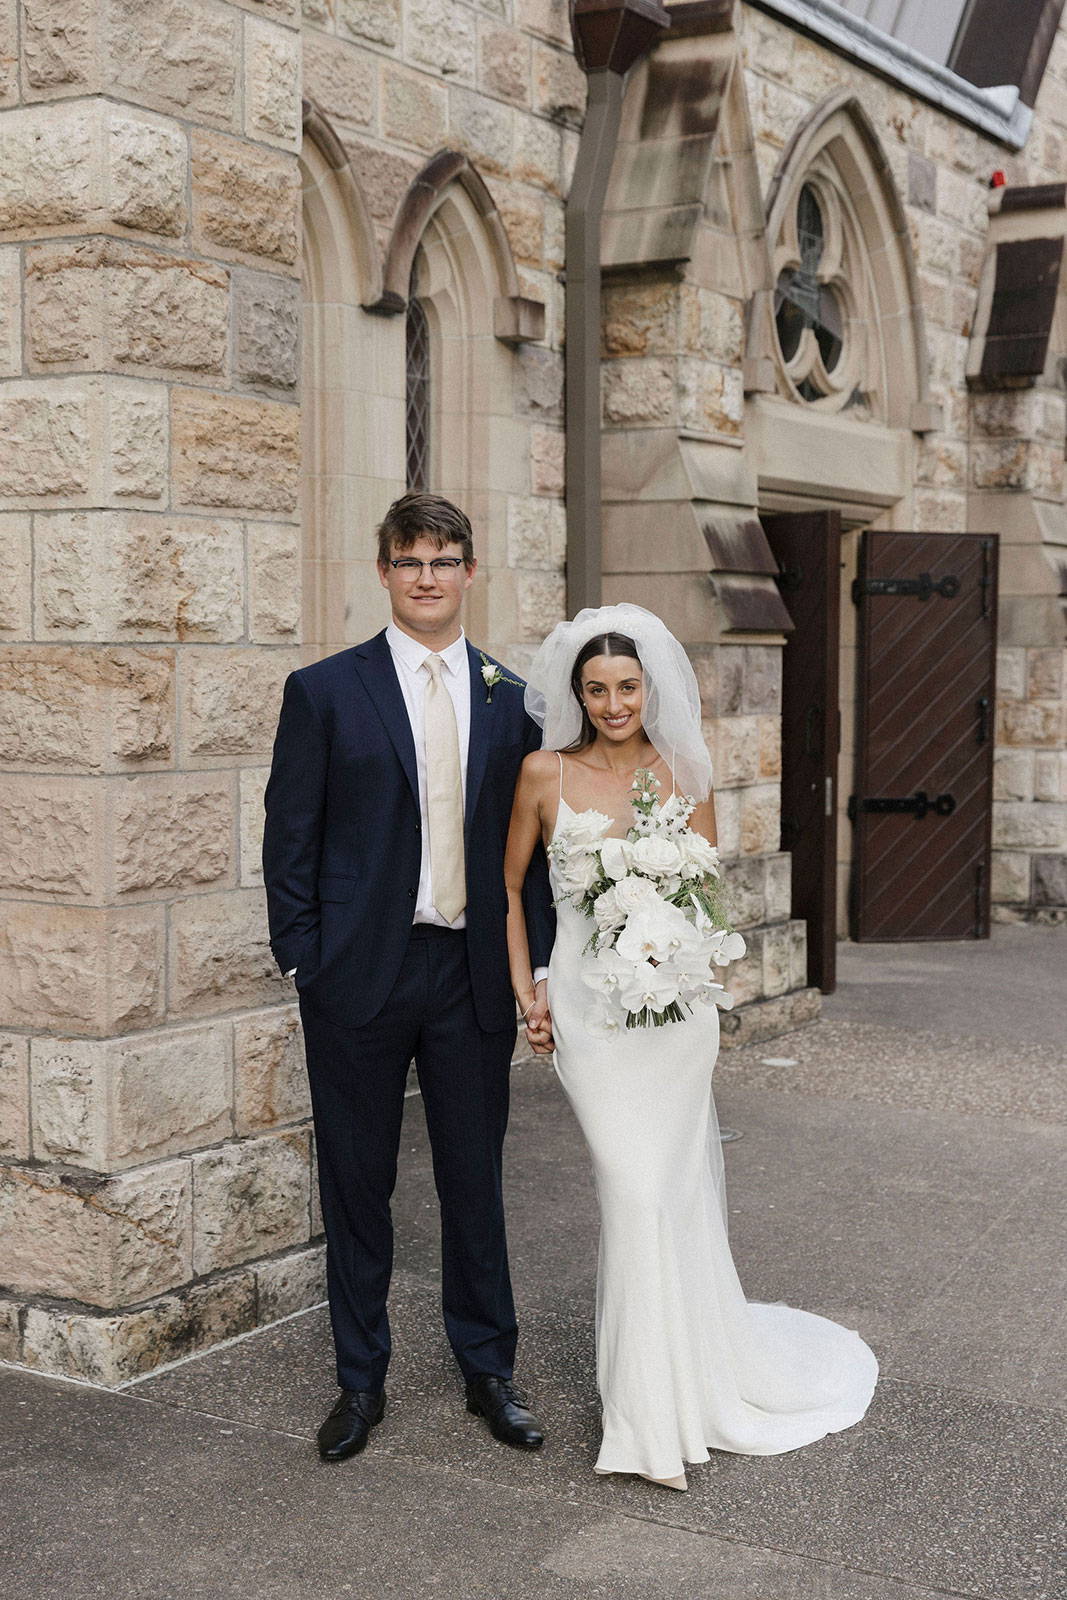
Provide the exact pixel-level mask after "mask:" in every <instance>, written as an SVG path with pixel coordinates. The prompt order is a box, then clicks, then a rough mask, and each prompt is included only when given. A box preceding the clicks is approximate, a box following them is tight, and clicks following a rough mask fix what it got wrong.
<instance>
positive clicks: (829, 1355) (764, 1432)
mask: <svg viewBox="0 0 1067 1600" xmlns="http://www.w3.org/2000/svg"><path fill="white" fill-rule="evenodd" d="M526 707H527V710H528V711H529V712H530V714H531V716H533V717H534V718H535V719H536V720H537V721H538V722H539V723H540V724H541V725H542V727H543V729H544V736H543V748H542V749H541V750H539V751H537V752H535V753H534V754H532V755H529V756H527V758H526V760H525V762H524V763H523V768H522V773H521V777H520V779H519V785H518V788H517V790H516V795H515V805H514V810H513V812H512V818H511V830H510V834H509V838H508V852H507V860H506V865H505V871H506V876H507V887H508V903H509V911H508V948H509V954H510V959H511V976H512V983H513V986H514V989H515V994H516V997H517V999H518V1002H519V1007H520V1009H522V1010H523V1011H524V1012H527V1013H529V1012H531V1011H532V1012H533V1017H532V1019H531V1020H532V1021H533V1022H534V1023H535V1025H536V1024H539V1023H540V1017H541V1013H542V1010H543V1006H542V1004H541V1003H540V1002H539V1001H538V999H537V998H536V991H535V986H534V982H533V974H532V973H531V969H530V956H529V950H528V947H527V942H526V931H525V925H524V922H523V916H522V883H523V879H524V877H525V874H526V867H527V864H528V862H529V860H530V856H531V854H532V853H533V850H534V848H535V846H536V844H537V842H538V840H541V841H543V842H544V843H545V844H546V845H548V844H550V843H551V841H552V839H553V837H554V835H555V833H556V831H557V830H558V829H559V828H560V827H562V826H565V825H569V824H571V823H572V822H573V820H574V819H575V818H577V817H581V816H582V814H583V813H586V812H599V813H601V814H602V816H607V817H610V818H611V829H610V832H609V837H610V835H611V834H616V835H618V836H620V837H621V836H624V835H625V833H626V831H627V829H628V828H629V826H630V824H631V822H632V820H633V813H632V810H631V804H630V790H631V785H632V783H633V778H634V773H635V772H636V771H637V770H639V769H640V768H647V769H649V770H650V771H651V772H652V773H653V774H654V775H655V777H656V778H657V779H658V780H659V782H660V790H659V793H660V795H661V797H662V798H666V797H667V795H668V794H670V793H672V792H678V793H682V794H685V795H688V796H690V797H693V798H695V799H696V800H697V802H698V803H697V806H696V809H695V810H694V811H693V813H692V816H691V817H690V823H689V825H690V827H691V828H692V829H693V830H694V831H696V832H699V833H701V834H703V835H704V836H705V838H707V839H708V840H709V841H710V842H711V843H712V844H714V842H715V812H714V803H713V800H712V796H711V760H710V757H709V756H708V752H707V747H706V745H705V743H704V740H703V737H702V734H701V728H700V699H699V694H698V691H697V685H696V679H695V676H694V673H693V669H692V667H691V665H690V663H689V660H688V657H687V656H686V654H685V651H684V650H683V648H682V646H681V645H680V644H679V643H678V641H677V640H676V639H675V638H674V637H673V635H672V634H671V633H670V632H669V631H668V629H667V628H666V627H665V626H664V624H663V623H662V622H661V621H660V620H659V618H658V617H656V616H654V615H653V614H652V613H651V612H649V611H645V610H644V609H642V608H641V607H640V606H633V605H615V606H602V607H600V608H599V609H597V610H585V611H581V612H579V614H578V616H577V617H575V619H574V621H573V622H563V623H560V624H559V626H558V627H556V628H555V629H554V630H553V632H552V633H551V634H550V635H549V637H548V638H547V639H546V640H545V642H544V644H543V645H542V646H541V649H540V650H539V652H538V654H537V656H536V658H535V660H534V663H533V666H532V668H531V670H530V675H529V683H528V687H527V690H526ZM553 886H554V889H555V893H556V901H557V917H558V923H557V932H556V943H555V946H554V948H553V951H552V958H551V963H550V965H549V970H548V1007H549V1013H550V1017H551V1034H550V1033H549V1032H548V1028H547V1026H541V1027H540V1028H537V1027H536V1026H535V1031H534V1032H533V1033H531V1035H530V1038H531V1043H533V1045H534V1047H535V1049H540V1050H542V1051H545V1050H547V1049H548V1048H550V1047H551V1046H550V1040H551V1037H552V1036H554V1038H555V1045H556V1071H557V1073H558V1075H559V1079H560V1082H561V1083H562V1085H563V1088H564V1091H565V1093H566V1095H567V1098H568V1100H569V1101H570V1103H571V1106H572V1107H573V1109H574V1113H575V1115H576V1117H577V1118H578V1122H579V1124H580V1126H581V1130H582V1133H583V1134H584V1136H585V1140H586V1143H587V1145H588V1147H589V1151H590V1155H591V1156H592V1161H593V1170H594V1175H595V1178H596V1188H597V1195H598V1199H599V1203H600V1223H601V1231H600V1254H599V1261H598V1271H597V1307H596V1353H597V1386H598V1388H599V1391H600V1398H601V1402H602V1406H603V1425H604V1434H603V1442H602V1444H601V1449H600V1455H599V1458H598V1460H597V1463H596V1471H597V1472H600V1473H609V1472H627V1473H636V1474H639V1475H640V1476H641V1477H644V1478H649V1479H651V1480H653V1481H654V1482H657V1483H663V1484H666V1485H667V1486H669V1487H670V1488H673V1489H685V1488H686V1487H687V1485H686V1480H685V1464H686V1463H687V1462H699V1461H707V1460H708V1459H709V1457H708V1451H709V1449H715V1450H729V1451H735V1452H737V1453H739V1454H741V1455H777V1454H779V1453H780V1452H782V1451H786V1450H795V1449H797V1448H798V1447H799V1446H800V1445H805V1444H810V1443H811V1442H812V1441H813V1440H815V1439H821V1438H822V1437H823V1436H824V1435H825V1434H828V1433H836V1432H838V1431H840V1430H841V1429H842V1428H849V1427H851V1426H852V1425H853V1423H855V1422H858V1421H859V1420H860V1418H861V1417H862V1416H863V1414H864V1412H865V1411H866V1409H867V1406H868V1404H869V1403H870V1399H871V1395H872V1393H873V1390H874V1385H875V1381H876V1378H877V1372H878V1367H877V1362H876V1361H875V1358H874V1356H873V1354H872V1353H871V1351H870V1350H869V1349H868V1348H867V1346H866V1345H865V1344H864V1343H863V1341H862V1340H861V1339H860V1337H859V1335H858V1334H856V1333H853V1332H850V1331H849V1330H848V1329H845V1328H841V1327H839V1326H838V1325H837V1324H836V1323H833V1322H828V1321H827V1320H826V1319H825V1318H823V1317H819V1316H815V1315H813V1314H811V1313H809V1312H806V1311H796V1310H793V1309H791V1308H790V1307H789V1306H784V1305H761V1304H757V1303H755V1302H747V1301H746V1300H745V1297H744V1293H743V1291H742V1289H741V1285H740V1283H739V1282H738V1278H737V1273H736V1271H735V1268H734V1263H733V1259H732V1257H731V1255H730V1247H729V1243H728V1240H727V1234H726V1204H725V1190H724V1184H723V1163H722V1154H721V1147H720V1143H719V1130H718V1123H717V1121H716V1116H715V1107H714V1102H713V1100H712V1095H711V1075H712V1069H713V1067H714V1065H715V1058H716V1055H717V1053H718V1048H719V1022H718V1012H717V1011H716V1009H715V1007H714V1005H711V1004H707V1005H704V1004H697V1005H695V1006H694V1008H693V1010H692V1012H691V1014H689V1015H687V1016H686V1017H685V1019H684V1020H683V1021H681V1022H673V1023H669V1024H667V1025H665V1026H663V1027H658V1028H642V1027H639V1028H630V1029H624V1030H621V1031H620V1032H618V1033H617V1034H616V1035H615V1037H614V1038H612V1039H610V1040H605V1039H603V1038H600V1037H597V1036H595V1034H594V1033H593V1032H591V1031H590V1029H589V1026H588V1023H589V1020H590V1010H591V1004H590V1003H591V1000H592V994H591V991H590V989H589V988H588V987H587V986H586V985H585V984H584V983H583V982H582V978H581V971H582V966H583V962H585V961H587V960H588V959H589V958H588V956H586V955H585V954H584V951H585V947H586V944H587V942H588V938H589V933H590V923H589V921H588V919H587V918H586V917H585V916H584V915H583V914H582V913H581V912H580V911H579V910H578V909H577V908H576V907H575V906H574V905H573V904H572V903H571V902H570V901H568V900H567V899H565V898H563V893H562V891H561V886H560V883H559V880H558V875H557V872H556V869H555V867H554V866H553Z"/></svg>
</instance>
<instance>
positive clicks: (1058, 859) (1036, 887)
mask: <svg viewBox="0 0 1067 1600" xmlns="http://www.w3.org/2000/svg"><path fill="white" fill-rule="evenodd" d="M1061 843H1063V844H1067V835H1065V836H1064V837H1063V838H1062V839H1061ZM1033 870H1034V878H1033V894H1032V896H1031V899H1032V902H1033V904H1034V905H1035V906H1067V855H1065V854H1058V855H1048V856H1045V855H1042V856H1035V857H1034V861H1033Z"/></svg>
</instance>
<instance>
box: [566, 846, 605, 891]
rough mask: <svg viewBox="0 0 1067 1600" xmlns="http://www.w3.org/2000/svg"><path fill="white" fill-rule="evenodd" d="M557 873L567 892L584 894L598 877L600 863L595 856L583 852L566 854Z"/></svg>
mask: <svg viewBox="0 0 1067 1600" xmlns="http://www.w3.org/2000/svg"><path fill="white" fill-rule="evenodd" d="M559 875H560V880H561V882H562V884H563V887H564V889H565V890H566V892H567V893H568V894H586V893H587V892H588V891H589V890H590V889H591V888H592V887H593V885H594V883H596V881H597V879H598V878H599V877H600V863H599V862H598V861H597V858H596V856H593V855H587V854H584V853H583V854H582V855H574V856H568V857H567V859H566V861H564V862H563V864H562V866H561V867H560V872H559Z"/></svg>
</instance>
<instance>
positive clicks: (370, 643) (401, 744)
mask: <svg viewBox="0 0 1067 1600" xmlns="http://www.w3.org/2000/svg"><path fill="white" fill-rule="evenodd" d="M353 659H354V661H355V666H356V671H357V672H358V673H359V676H360V680H361V682H362V684H363V687H364V688H365V689H366V691H367V693H368V695H369V696H370V698H371V701H372V703H373V705H374V709H375V710H376V711H377V713H378V715H379V717H381V719H382V725H383V726H384V728H385V731H386V733H387V734H388V735H389V737H390V739H391V740H392V742H393V748H394V749H395V751H396V753H397V756H398V757H399V759H400V765H401V766H402V767H403V769H404V776H405V777H406V778H407V780H408V783H409V785H410V786H411V793H412V795H413V796H414V799H415V804H416V805H418V804H419V773H418V768H417V766H416V765H415V741H414V739H413V738H412V737H411V723H410V721H409V719H408V708H407V706H406V705H405V703H404V692H403V690H402V689H401V687H400V680H399V679H398V678H397V675H396V667H395V666H394V665H393V654H392V651H391V650H390V649H389V645H388V644H387V642H386V638H385V633H384V631H383V632H382V633H378V634H375V636H374V638H373V639H368V640H367V643H366V644H361V645H358V646H357V647H356V652H355V656H354V658H353Z"/></svg>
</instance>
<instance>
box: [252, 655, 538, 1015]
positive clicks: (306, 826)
mask: <svg viewBox="0 0 1067 1600" xmlns="http://www.w3.org/2000/svg"><path fill="white" fill-rule="evenodd" d="M467 656H468V660H469V663H470V674H471V726H470V744H469V747H468V753H467V785H466V812H465V825H464V831H465V847H466V866H467V910H466V919H467V955H468V964H469V967H470V977H471V989H472V992H473V998H474V1007H475V1012H476V1015H477V1018H478V1023H479V1026H480V1027H481V1028H483V1029H484V1030H485V1031H486V1032H490V1033H492V1032H497V1031H499V1030H502V1029H505V1028H508V1027H510V1026H511V1025H512V1024H513V1023H514V1021H515V1002H514V998H513V995H512V990H511V981H510V977H509V973H508V956H507V944H506V939H505V924H506V918H507V892H506V889H505V886H504V845H505V843H506V840H507V832H508V822H509V820H510V817H511V805H512V800H513V798H514V794H515V785H516V782H517V781H518V775H519V767H520V766H521V764H522V760H523V757H524V756H525V755H526V754H527V753H528V752H529V751H530V750H536V749H538V748H539V747H540V743H541V730H540V728H538V726H537V724H536V723H535V722H533V721H532V719H531V718H530V717H528V716H527V715H526V711H525V709H524V706H523V686H522V685H521V684H511V683H498V684H497V685H496V687H495V688H494V690H493V694H492V701H491V702H487V698H486V687H485V682H484V680H483V678H482V673H481V658H480V656H479V653H478V651H476V650H474V649H472V648H471V646H470V644H468V645H467ZM265 804H266V813H267V815H266V827H265V830H264V836H263V876H264V881H265V883H266V888H267V912H268V918H269V922H270V941H271V949H272V951H273V952H274V956H275V959H276V960H277V962H278V965H279V967H280V968H281V970H282V971H283V972H288V971H289V970H290V969H291V968H293V967H295V968H296V986H297V989H298V990H299V992H300V996H301V999H305V1000H306V1001H307V1003H308V1004H309V1005H311V1006H312V1007H313V1008H314V1009H315V1010H316V1011H317V1012H319V1013H321V1014H322V1015H324V1016H326V1017H327V1018H329V1019H331V1020H333V1021H335V1022H338V1023H340V1024H343V1025H346V1026H349V1027H360V1026H362V1024H363V1023H365V1022H369V1021H370V1019H371V1018H372V1017H375V1016H377V1014H378V1012H379V1011H381V1009H382V1007H383V1006H384V1005H385V1002H386V1000H387V999H388V997H389V994H390V992H391V990H392V988H393V985H394V983H395V982H396V979H397V976H398V974H399V972H400V964H401V962H402V961H403V959H404V953H405V951H406V949H407V945H408V940H409V938H410V935H411V924H412V917H413V915H414V911H415V898H416V894H417V891H418V883H419V870H420V864H421V860H422V832H421V813H420V809H419V790H418V774H417V769H416V765H415V743H414V740H413V738H412V734H411V724H410V723H409V721H408V714H407V708H406V706H405V704H404V696H403V692H402V690H401V688H400V682H399V680H398V678H397V675H396V668H395V667H394V665H393V657H392V652H391V651H390V649H389V646H388V644H387V642H386V638H385V633H384V630H383V632H381V633H379V634H377V635H376V636H375V637H374V638H373V639H368V640H367V642H366V643H365V644H360V645H356V646H355V647H354V648H353V649H350V650H342V651H341V652H340V654H338V655H333V656H327V657H326V659H325V660H324V661H316V662H315V663H314V664H313V665H312V666H309V667H303V668H301V670H300V671H298V672H294V673H291V674H290V676H289V677H288V679H287V680H286V684H285V692H284V696H283V700H282V710H281V717H280V719H279V722H278V733H277V737H276V739H275V742H274V760H273V764H272V766H271V773H270V780H269V782H268V784H267V792H266V799H265ZM523 898H524V905H525V910H526V923H527V931H528V934H529V940H530V955H531V958H532V961H533V964H534V966H545V965H547V963H548V958H549V954H550V953H551V949H552V941H553V939H554V937H555V915H554V913H553V910H552V896H551V890H550V888H549V882H548V865H547V862H546V860H545V856H544V852H543V850H542V849H541V848H540V846H539V847H538V849H537V850H536V851H535V853H534V857H533V860H532V862H531V864H530V870H529V873H528V874H527V879H526V887H525V891H524V896H523Z"/></svg>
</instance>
